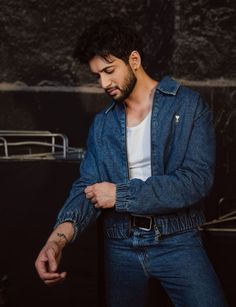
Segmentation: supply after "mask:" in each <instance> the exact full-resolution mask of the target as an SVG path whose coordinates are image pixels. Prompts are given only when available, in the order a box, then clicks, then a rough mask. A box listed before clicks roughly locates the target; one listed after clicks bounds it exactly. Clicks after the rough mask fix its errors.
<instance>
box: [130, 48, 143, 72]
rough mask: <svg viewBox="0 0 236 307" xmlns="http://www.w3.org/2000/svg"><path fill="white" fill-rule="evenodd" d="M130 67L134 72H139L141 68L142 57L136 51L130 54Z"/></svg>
mask: <svg viewBox="0 0 236 307" xmlns="http://www.w3.org/2000/svg"><path fill="white" fill-rule="evenodd" d="M129 65H130V66H131V68H132V69H133V70H134V71H136V70H138V69H139V67H140V66H141V57H140V54H139V52H138V51H136V50H134V51H132V52H131V53H130V56H129Z"/></svg>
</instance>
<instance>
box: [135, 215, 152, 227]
mask: <svg viewBox="0 0 236 307" xmlns="http://www.w3.org/2000/svg"><path fill="white" fill-rule="evenodd" d="M132 216H133V217H134V226H136V227H138V228H139V229H141V230H144V231H150V230H151V229H152V217H151V216H149V215H137V214H135V215H133V214H132ZM135 217H141V218H146V219H149V227H148V228H144V227H139V226H137V225H136V224H135Z"/></svg>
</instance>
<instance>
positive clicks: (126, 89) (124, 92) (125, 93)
mask: <svg viewBox="0 0 236 307" xmlns="http://www.w3.org/2000/svg"><path fill="white" fill-rule="evenodd" d="M127 68H128V74H127V76H126V78H125V80H124V82H123V84H122V85H121V86H114V88H116V89H118V90H119V91H120V94H119V95H117V96H116V97H112V98H113V100H115V101H117V102H123V101H125V100H126V99H127V98H128V97H129V96H130V94H131V93H132V91H133V89H134V87H135V85H136V82H137V78H136V76H135V74H134V73H133V71H132V69H131V67H130V65H129V64H128V65H127Z"/></svg>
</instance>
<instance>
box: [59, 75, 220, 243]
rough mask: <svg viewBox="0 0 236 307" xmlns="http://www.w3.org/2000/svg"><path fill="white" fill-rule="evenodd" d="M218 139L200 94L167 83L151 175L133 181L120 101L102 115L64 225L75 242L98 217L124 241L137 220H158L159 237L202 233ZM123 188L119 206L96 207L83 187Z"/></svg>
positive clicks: (159, 95)
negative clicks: (150, 217) (67, 223)
mask: <svg viewBox="0 0 236 307" xmlns="http://www.w3.org/2000/svg"><path fill="white" fill-rule="evenodd" d="M214 164H215V141H214V129H213V125H212V114H211V112H210V111H209V109H208V106H207V104H205V103H204V102H203V101H202V99H201V97H200V95H199V94H198V93H197V92H195V91H193V90H191V89H189V88H187V87H184V86H182V85H180V84H179V83H177V82H176V81H175V80H173V79H171V78H170V77H165V78H163V79H162V80H161V81H160V82H159V84H158V86H157V88H156V90H155V95H154V99H153V107H152V119H151V172H152V175H151V177H149V178H148V179H147V180H146V181H142V180H140V179H131V180H130V179H129V171H128V161H127V148H126V113H125V107H124V104H122V103H115V102H113V103H112V104H111V105H110V106H109V107H107V108H106V109H105V110H103V111H101V112H100V113H98V114H97V115H96V116H95V119H94V121H93V124H92V126H91V128H90V131H89V136H88V141H87V151H86V155H85V158H84V159H83V161H82V162H81V165H80V178H79V179H78V180H76V181H75V182H74V184H73V186H72V188H71V192H70V195H69V197H68V199H67V200H66V202H65V204H64V206H63V208H62V209H61V211H60V212H59V215H58V219H57V224H56V226H57V225H58V224H60V223H63V222H65V221H71V222H72V223H73V224H74V229H75V236H74V238H75V237H76V235H77V234H80V233H81V232H82V231H83V230H84V229H85V228H86V227H87V226H88V225H89V224H90V223H92V222H93V221H95V220H96V219H97V218H98V216H100V217H101V218H102V219H103V228H104V234H105V236H106V237H109V238H116V239H122V238H127V237H128V236H129V235H130V215H131V214H138V215H153V216H154V221H155V226H156V227H157V229H158V232H159V234H160V235H168V234H171V233H175V232H179V231H186V230H190V229H194V228H197V226H198V225H199V224H201V223H203V222H204V214H203V211H202V200H203V198H204V197H205V196H206V195H207V194H208V193H209V191H210V189H211V187H212V184H213V175H214ZM103 181H107V182H112V183H114V184H116V203H115V207H114V208H111V209H103V210H101V209H96V208H94V206H93V205H92V204H91V202H90V201H89V200H88V199H86V197H85V193H84V189H85V188H86V186H88V185H91V184H94V183H97V182H103Z"/></svg>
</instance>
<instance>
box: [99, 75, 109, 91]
mask: <svg viewBox="0 0 236 307" xmlns="http://www.w3.org/2000/svg"><path fill="white" fill-rule="evenodd" d="M111 83H112V82H111V80H110V78H109V76H107V75H101V76H100V79H99V84H100V86H101V87H102V88H103V89H104V90H105V89H107V88H109V87H110V86H111Z"/></svg>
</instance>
